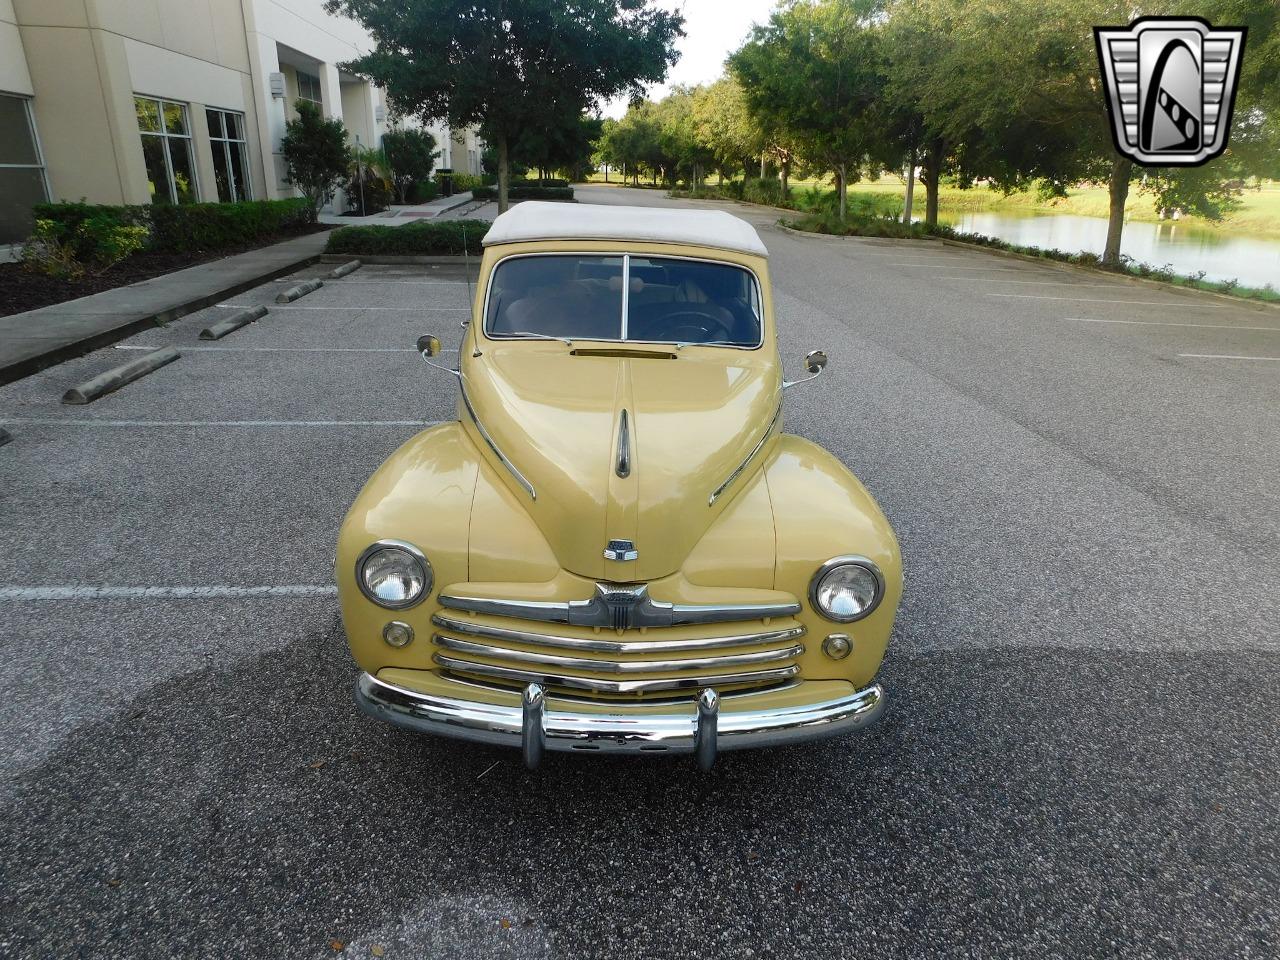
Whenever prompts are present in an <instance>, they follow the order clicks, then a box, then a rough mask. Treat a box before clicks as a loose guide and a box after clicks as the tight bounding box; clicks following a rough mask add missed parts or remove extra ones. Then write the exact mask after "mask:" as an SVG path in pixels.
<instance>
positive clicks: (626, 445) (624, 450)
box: [613, 410, 631, 480]
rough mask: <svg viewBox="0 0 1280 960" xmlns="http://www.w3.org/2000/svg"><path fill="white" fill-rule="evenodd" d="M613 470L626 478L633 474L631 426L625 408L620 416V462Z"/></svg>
mask: <svg viewBox="0 0 1280 960" xmlns="http://www.w3.org/2000/svg"><path fill="white" fill-rule="evenodd" d="M613 472H614V473H616V474H617V475H618V476H619V477H621V478H622V479H624V480H625V479H626V478H627V477H629V476H631V427H630V425H629V424H628V422H627V411H625V410H623V411H622V416H621V417H619V418H618V462H617V464H616V465H615V466H614V468H613Z"/></svg>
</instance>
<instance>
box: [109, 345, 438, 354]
mask: <svg viewBox="0 0 1280 960" xmlns="http://www.w3.org/2000/svg"><path fill="white" fill-rule="evenodd" d="M113 349H115V350H154V349H156V348H155V347H143V346H138V345H136V344H132V343H124V344H117V345H116V346H115V347H114V348H113ZM192 351H194V352H196V353H417V352H418V351H417V350H415V349H414V348H413V347H183V348H182V352H183V353H188V352H192ZM440 352H441V353H457V352H458V348H457V347H441V348H440Z"/></svg>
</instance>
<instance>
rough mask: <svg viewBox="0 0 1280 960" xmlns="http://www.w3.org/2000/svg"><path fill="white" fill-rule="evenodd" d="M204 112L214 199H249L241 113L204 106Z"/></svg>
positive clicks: (247, 163)
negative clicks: (209, 108) (214, 190)
mask: <svg viewBox="0 0 1280 960" xmlns="http://www.w3.org/2000/svg"><path fill="white" fill-rule="evenodd" d="M204 114H205V120H206V121H207V123H208V124H209V146H210V147H211V148H212V150H213V173H214V177H215V179H216V180H217V181H218V199H219V200H220V201H222V202H223V203H231V202H234V201H236V200H251V199H253V195H252V194H251V193H250V191H249V177H248V171H249V162H248V156H247V152H246V145H245V137H244V114H243V113H236V112H234V111H231V110H206V111H205V112H204Z"/></svg>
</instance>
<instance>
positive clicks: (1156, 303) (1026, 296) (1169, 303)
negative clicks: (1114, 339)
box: [984, 293, 1226, 310]
mask: <svg viewBox="0 0 1280 960" xmlns="http://www.w3.org/2000/svg"><path fill="white" fill-rule="evenodd" d="M984 296H987V297H1016V298H1017V299H1019V300H1078V301H1079V302H1081V303H1130V304H1138V305H1141V306H1147V307H1193V306H1194V307H1205V308H1206V309H1208V308H1213V309H1215V310H1217V309H1219V308H1221V307H1224V306H1226V304H1222V303H1196V304H1190V303H1180V302H1178V301H1177V300H1099V299H1097V298H1096V297H1047V296H1043V295H1041V294H1038V293H987V294H984Z"/></svg>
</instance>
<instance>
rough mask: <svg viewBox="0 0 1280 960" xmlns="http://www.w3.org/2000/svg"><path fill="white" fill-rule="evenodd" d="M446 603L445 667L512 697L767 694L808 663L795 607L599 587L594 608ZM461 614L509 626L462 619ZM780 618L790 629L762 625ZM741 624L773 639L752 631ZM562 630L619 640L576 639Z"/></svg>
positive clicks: (441, 629)
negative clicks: (678, 598) (518, 692)
mask: <svg viewBox="0 0 1280 960" xmlns="http://www.w3.org/2000/svg"><path fill="white" fill-rule="evenodd" d="M440 600H441V605H442V606H444V607H445V608H446V610H445V611H443V612H441V613H438V614H436V615H435V616H434V617H432V622H433V623H434V624H435V626H436V628H437V630H436V633H435V645H436V652H435V655H434V660H435V662H436V664H437V665H438V666H439V667H440V668H442V669H443V670H445V671H447V672H448V673H450V674H456V675H458V677H459V678H460V679H466V680H469V681H471V682H478V683H489V684H494V685H498V686H504V687H521V686H524V685H527V684H530V683H538V684H541V685H543V686H544V687H547V688H549V689H551V690H559V691H562V692H565V693H568V694H576V695H579V696H581V695H584V694H585V695H587V696H592V697H603V698H610V697H616V698H627V699H634V698H636V697H638V696H640V697H642V696H644V695H646V694H666V695H670V694H681V693H690V694H696V693H697V692H698V691H699V690H701V689H704V688H708V687H714V688H716V689H717V690H723V691H729V692H732V691H734V690H740V691H741V690H749V689H759V688H761V687H767V686H774V685H778V684H784V683H787V682H789V681H792V680H794V679H795V678H796V677H797V676H798V675H799V673H800V668H799V666H798V664H797V663H796V660H797V658H798V657H799V656H800V655H801V654H803V653H804V645H803V644H802V643H800V642H798V641H799V639H800V638H801V637H803V636H804V633H805V628H804V627H803V626H802V625H800V624H798V623H795V622H794V621H791V622H786V620H787V618H789V617H790V616H792V615H794V614H795V613H798V612H799V609H800V607H799V604H795V603H781V604H778V603H774V604H724V605H676V604H666V603H661V602H658V601H654V600H652V599H650V598H649V597H648V595H647V593H646V592H645V590H644V588H643V586H637V587H632V586H630V585H626V584H622V585H619V584H600V585H599V587H598V589H597V594H596V596H595V597H594V598H592V599H591V600H588V601H571V602H569V603H547V602H530V601H507V600H496V599H492V598H483V597H459V596H442V597H441V598H440ZM459 610H461V611H467V612H468V613H471V614H478V615H481V616H486V617H489V618H493V617H495V616H496V617H498V618H500V622H498V623H494V622H492V621H491V620H479V619H474V618H472V617H469V616H465V615H455V614H453V611H459ZM777 618H782V619H783V620H784V622H783V623H782V624H779V625H770V624H760V621H764V620H772V619H777ZM732 621H739V623H738V625H737V629H734V628H732V627H729V628H727V629H722V630H717V631H716V635H714V636H705V635H703V634H705V633H706V632H707V629H706V628H704V627H702V626H701V625H705V624H722V623H723V624H726V625H728V624H730V623H731V622H732ZM742 621H756V622H757V624H760V625H761V626H763V627H764V629H756V630H751V629H749V628H746V625H745V624H744V623H742ZM555 623H563V624H569V625H572V626H579V627H583V626H588V627H592V628H595V629H599V630H609V631H611V633H610V634H604V635H602V634H600V633H595V634H593V635H590V636H574V635H573V634H572V632H570V631H565V630H557V629H555V628H554V627H553V626H552V624H555ZM682 627H683V628H682ZM639 628H643V630H641V629H639ZM691 633H692V634H694V635H693V636H688V635H687V634H691ZM682 634H685V635H684V636H681V635H682Z"/></svg>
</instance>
